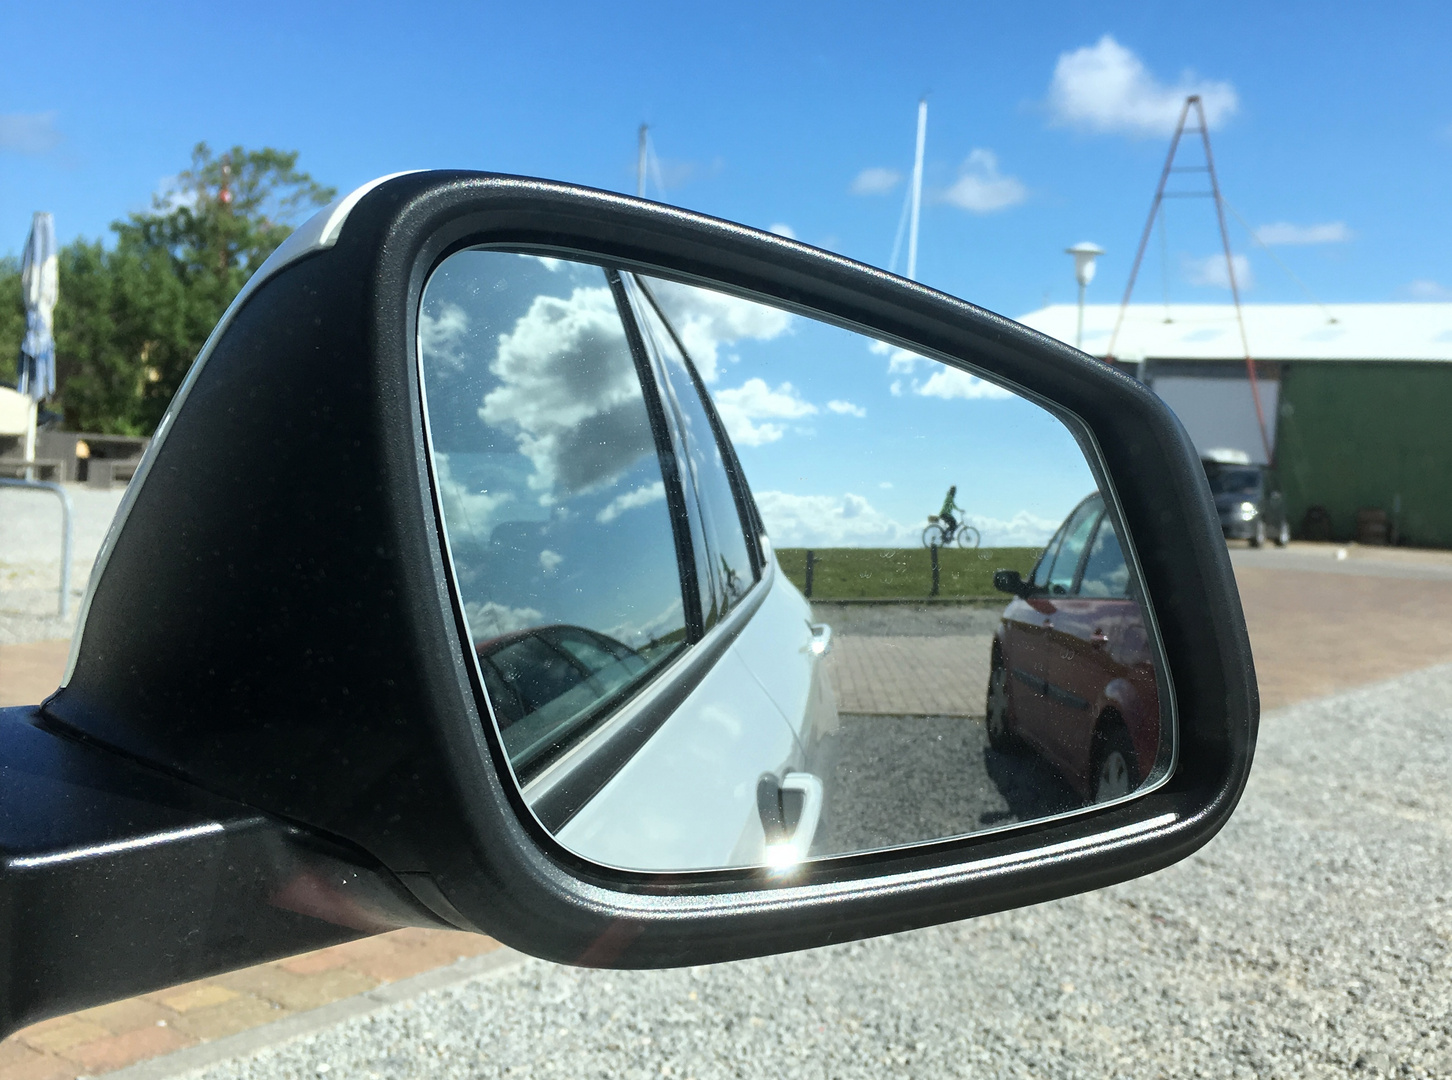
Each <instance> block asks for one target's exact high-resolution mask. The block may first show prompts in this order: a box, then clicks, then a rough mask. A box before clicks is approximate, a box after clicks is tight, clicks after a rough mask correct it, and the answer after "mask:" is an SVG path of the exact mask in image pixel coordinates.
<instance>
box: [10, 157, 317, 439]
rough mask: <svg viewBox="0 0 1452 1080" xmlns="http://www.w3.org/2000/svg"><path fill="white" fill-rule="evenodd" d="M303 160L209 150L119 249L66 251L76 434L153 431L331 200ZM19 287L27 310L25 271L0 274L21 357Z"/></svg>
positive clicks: (115, 227) (67, 351) (68, 373)
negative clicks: (253, 286)
mask: <svg viewBox="0 0 1452 1080" xmlns="http://www.w3.org/2000/svg"><path fill="white" fill-rule="evenodd" d="M297 157H298V155H297V153H296V152H289V151H282V150H274V149H272V148H264V149H262V150H246V149H244V148H242V147H240V146H237V147H233V148H232V149H231V150H229V151H227V152H226V153H224V154H222V155H221V156H216V155H214V154H213V153H212V151H211V150H210V148H208V146H207V144H206V143H199V144H197V147H196V149H195V150H193V152H192V163H191V168H189V169H187V170H186V171H184V172H182V173H180V174H179V175H178V176H177V177H176V178H175V180H174V182H173V183H172V184H170V185H168V187H167V188H166V189H165V190H163V191H161V192H159V193H158V194H156V195H155V196H154V197H153V199H152V206H151V209H150V210H149V211H147V212H145V213H140V214H132V215H131V216H130V217H129V218H128V219H127V220H125V221H117V222H114V223H113V224H112V226H111V229H112V231H113V232H114V234H115V237H116V243H115V246H114V248H112V249H111V250H109V251H108V250H106V249H105V248H104V247H103V246H102V244H101V243H100V242H99V241H96V242H88V241H86V240H84V239H77V240H75V241H74V242H72V243H71V244H68V245H67V246H66V247H64V248H63V249H62V250H61V254H60V273H61V290H60V301H59V303H57V305H56V312H55V322H56V364H57V382H58V384H59V390H58V395H57V396H58V398H59V405H60V408H61V411H62V412H63V414H64V416H65V425H66V427H67V428H70V429H71V430H79V431H98V432H104V433H107V434H150V433H151V432H152V431H153V430H154V429H155V427H156V425H157V423H158V422H159V421H160V420H161V417H162V414H163V413H164V412H165V411H166V406H167V404H168V403H169V402H170V401H171V398H172V395H173V394H175V393H176V390H177V387H179V386H180V385H181V382H182V379H183V378H185V376H186V372H187V369H188V368H189V367H190V366H191V364H192V361H193V360H194V359H196V356H197V353H198V352H200V351H201V348H202V345H203V344H204V343H205V342H206V339H207V335H208V334H210V333H211V331H212V328H213V327H214V326H215V325H216V323H217V320H218V319H220V318H221V317H222V313H223V312H224V311H225V310H226V309H227V305H228V304H230V303H231V302H232V298H233V297H235V296H236V295H237V293H238V292H239V291H240V290H241V288H242V286H243V285H244V284H246V282H247V279H248V278H249V277H251V276H252V274H253V273H254V272H255V271H256V270H257V268H258V267H259V266H261V265H262V263H263V262H264V261H265V260H266V258H267V256H269V255H270V254H272V252H273V250H274V249H275V248H276V247H277V246H278V245H279V244H281V243H282V241H283V240H284V239H286V238H287V236H288V234H289V233H291V232H292V229H293V226H294V224H295V223H296V222H297V221H298V220H299V219H300V218H301V217H303V216H304V215H306V214H307V213H309V212H310V211H312V210H313V209H314V208H316V207H318V206H321V205H323V204H325V203H327V202H328V201H329V200H330V199H331V198H332V197H333V195H334V190H333V189H332V188H328V187H323V186H322V185H320V184H317V183H316V182H314V181H313V179H312V177H310V176H309V175H308V174H307V173H305V172H300V171H299V170H298V168H297ZM11 261H12V262H13V260H11ZM11 277H14V278H15V279H16V281H15V283H14V287H13V291H14V293H15V302H17V303H18V300H19V281H18V278H19V274H18V268H17V269H16V270H11V269H10V267H9V266H7V265H4V264H0V347H4V348H6V349H7V350H8V351H9V355H10V356H11V357H13V356H14V350H11V349H10V348H9V345H10V343H9V340H8V339H9V336H10V335H11V330H10V329H9V324H10V312H9V310H8V309H9V308H10V307H11V306H12V303H11V301H10V299H9V297H10V293H11V291H12V288H11V285H10V278H11ZM20 318H21V322H20V325H21V326H22V327H23V325H24V318H23V315H21V317H20ZM15 346H16V348H18V347H19V339H18V338H17V339H16V342H15Z"/></svg>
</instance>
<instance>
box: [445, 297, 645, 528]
mask: <svg viewBox="0 0 1452 1080" xmlns="http://www.w3.org/2000/svg"><path fill="white" fill-rule="evenodd" d="M442 317H443V316H440V318H442ZM489 370H490V371H491V372H493V373H494V375H496V376H497V377H498V378H499V385H498V386H497V387H495V388H494V389H493V390H491V391H490V392H489V393H488V394H486V395H485V397H484V404H483V406H481V407H480V409H479V418H480V419H481V420H483V421H484V422H485V423H486V424H489V425H491V426H505V427H509V426H513V427H515V428H517V429H518V434H517V436H516V439H517V443H518V446H519V451H520V453H522V454H523V455H525V456H526V457H527V458H529V459H530V461H531V462H532V463H533V465H534V474H533V475H532V476H531V477H530V478H529V486H530V487H531V488H533V489H534V490H536V491H539V492H541V499H542V501H549V500H551V499H552V498H554V497H555V495H556V493H558V494H561V495H573V494H577V493H579V492H582V491H586V490H589V489H591V488H594V487H598V486H600V485H602V484H605V483H608V482H610V481H611V480H613V479H614V478H615V477H616V476H618V475H619V474H620V473H622V472H623V471H624V470H625V469H627V468H629V467H630V466H631V465H632V464H634V462H636V461H637V460H639V459H640V458H641V457H642V456H644V455H646V454H653V453H654V452H655V440H654V437H653V436H652V434H651V431H650V424H649V422H648V421H647V419H646V414H645V409H644V407H643V405H642V404H641V398H640V383H639V382H638V380H637V378H636V374H635V364H634V362H633V361H632V360H631V356H630V350H629V348H628V347H627V346H626V343H625V331H624V329H623V328H622V326H621V324H620V315H619V312H618V311H617V310H616V308H615V300H614V298H613V297H612V296H611V295H610V290H609V289H608V288H577V289H575V290H574V291H573V292H572V293H571V295H570V297H569V298H568V299H564V298H561V297H557V296H536V297H535V298H534V301H533V302H532V303H531V304H530V306H529V310H528V311H527V312H525V314H524V315H522V316H521V317H520V318H519V320H518V322H516V323H515V325H514V329H513V330H512V331H511V332H510V333H507V334H500V335H499V351H498V353H497V354H496V355H495V358H494V360H493V361H492V362H491V363H490V365H489Z"/></svg>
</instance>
